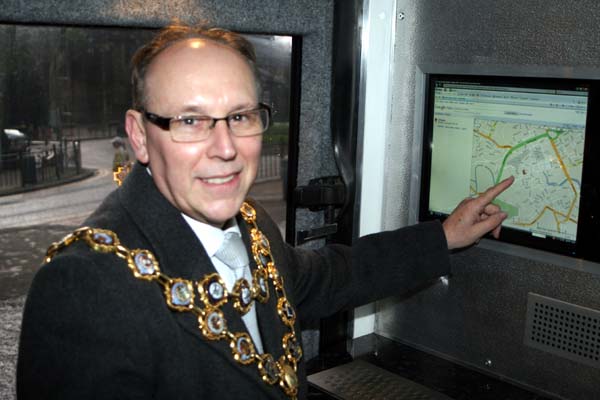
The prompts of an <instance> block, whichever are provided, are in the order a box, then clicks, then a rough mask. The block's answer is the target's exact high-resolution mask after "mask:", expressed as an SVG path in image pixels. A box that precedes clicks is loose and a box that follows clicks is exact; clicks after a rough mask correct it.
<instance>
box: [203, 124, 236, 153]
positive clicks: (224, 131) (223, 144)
mask: <svg viewBox="0 0 600 400" xmlns="http://www.w3.org/2000/svg"><path fill="white" fill-rule="evenodd" d="M211 131H212V132H211V135H210V138H209V140H210V141H211V143H210V146H209V148H208V151H207V154H208V156H210V157H219V158H222V159H224V160H230V159H232V158H235V156H236V154H237V149H236V147H235V143H234V141H233V135H232V134H231V131H230V129H229V124H227V120H226V119H221V120H216V121H215V122H214V124H213V127H212V128H211Z"/></svg>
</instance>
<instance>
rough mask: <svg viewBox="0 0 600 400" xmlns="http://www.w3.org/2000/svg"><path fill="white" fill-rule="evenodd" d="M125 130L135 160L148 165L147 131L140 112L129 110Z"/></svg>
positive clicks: (126, 115)
mask: <svg viewBox="0 0 600 400" xmlns="http://www.w3.org/2000/svg"><path fill="white" fill-rule="evenodd" d="M125 130H126V131H127V136H129V143H130V144H131V148H132V149H133V152H134V153H135V158H137V160H138V161H139V162H141V163H142V164H148V161H149V157H148V148H147V147H146V129H145V127H144V123H143V121H142V114H141V113H140V112H139V111H135V110H127V113H126V114H125Z"/></svg>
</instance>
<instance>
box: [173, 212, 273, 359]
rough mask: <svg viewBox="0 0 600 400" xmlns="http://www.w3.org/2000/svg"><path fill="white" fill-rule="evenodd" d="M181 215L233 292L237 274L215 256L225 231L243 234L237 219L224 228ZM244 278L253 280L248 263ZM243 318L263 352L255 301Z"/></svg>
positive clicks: (249, 280) (260, 352) (229, 289)
mask: <svg viewBox="0 0 600 400" xmlns="http://www.w3.org/2000/svg"><path fill="white" fill-rule="evenodd" d="M181 215H182V216H183V219H185V222H187V223H188V225H189V226H190V228H192V231H194V233H195V234H196V237H197V238H198V240H200V242H201V243H202V246H204V250H206V253H207V254H208V256H209V257H210V260H211V261H212V263H213V265H214V267H215V269H216V270H217V272H218V273H219V275H220V276H221V279H223V282H225V287H226V288H227V290H228V291H229V292H231V291H232V290H233V286H234V285H235V281H236V279H235V274H234V273H233V270H232V269H231V268H229V267H228V266H227V265H225V264H224V263H223V262H222V261H221V260H219V259H218V258H217V257H215V253H216V252H217V250H219V248H220V247H221V245H222V244H223V240H225V232H236V233H238V234H240V236H241V233H240V228H239V226H238V224H237V221H236V220H235V218H233V219H231V220H230V221H229V222H228V223H227V224H226V225H227V226H228V228H226V229H225V230H222V229H219V228H216V227H214V226H212V225H209V224H205V223H203V222H200V221H197V220H195V219H193V218H191V217H188V216H187V215H185V214H183V213H182V214H181ZM244 278H246V280H247V281H248V282H250V283H251V282H252V274H251V272H250V266H249V265H246V266H245V267H244ZM242 320H243V321H244V324H245V325H246V328H247V329H248V333H250V336H251V337H252V341H253V342H254V346H255V347H256V351H257V352H258V353H259V354H262V353H263V346H262V340H261V338H260V332H259V330H258V322H257V320H256V309H255V307H254V303H252V306H251V307H250V310H249V311H248V312H247V313H246V315H243V316H242Z"/></svg>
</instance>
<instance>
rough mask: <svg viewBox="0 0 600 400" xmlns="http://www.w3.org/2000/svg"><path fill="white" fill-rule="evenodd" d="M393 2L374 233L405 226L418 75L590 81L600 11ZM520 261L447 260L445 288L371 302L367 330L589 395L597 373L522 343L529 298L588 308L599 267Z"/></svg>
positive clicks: (562, 4) (497, 257)
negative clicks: (372, 327) (382, 183)
mask: <svg viewBox="0 0 600 400" xmlns="http://www.w3.org/2000/svg"><path fill="white" fill-rule="evenodd" d="M397 5H398V11H399V13H402V14H403V17H404V18H403V19H400V18H399V19H398V25H397V35H396V44H395V53H394V57H395V64H394V67H393V68H394V78H393V81H394V82H393V92H394V93H393V100H392V101H393V109H394V113H393V114H392V116H391V121H392V130H391V132H390V134H389V137H388V138H387V143H388V149H389V151H388V152H387V153H386V154H385V157H386V166H387V167H386V171H387V176H386V182H387V184H386V187H387V192H386V199H387V202H386V203H384V210H383V212H384V220H385V221H387V224H388V226H386V228H395V227H398V226H402V225H405V224H407V223H408V222H409V221H410V218H409V207H410V205H412V204H411V202H410V201H409V200H410V199H409V197H410V196H411V193H415V190H417V188H415V187H412V188H411V182H415V179H414V178H415V176H418V174H420V170H419V169H418V168H416V167H415V165H417V166H418V165H419V160H418V159H416V158H418V157H419V152H418V151H413V149H415V148H417V147H418V144H419V141H420V138H418V137H417V136H416V135H415V122H416V120H415V116H416V115H418V114H419V107H420V103H419V99H418V98H416V97H415V96H417V95H418V94H419V93H418V90H416V89H415V88H416V86H417V82H416V77H417V76H418V73H417V71H418V67H419V66H421V65H424V64H434V65H438V66H440V65H441V66H448V67H449V68H452V67H453V66H458V65H459V66H460V68H461V69H463V70H464V69H465V68H467V69H471V70H473V71H474V70H477V69H483V70H488V71H489V70H498V69H499V68H500V69H504V70H507V71H509V70H512V69H519V70H521V71H528V72H529V73H531V74H532V75H535V74H537V73H540V71H542V72H544V71H557V70H560V71H563V73H564V72H565V71H566V73H567V74H568V73H569V71H587V75H588V76H595V77H598V76H600V74H598V71H599V69H598V66H599V65H600V62H599V61H600V28H599V27H598V25H597V21H598V19H599V18H600V2H597V1H591V0H588V1H585V0H583V1H559V0H530V1H512V0H501V1H482V0H455V1H442V0H420V1H409V0H398V1H397ZM416 125H417V126H418V122H417V124H416ZM411 191H412V192H411ZM411 212H414V210H412V211H411ZM482 247H485V248H482ZM510 253H512V255H511V254H510ZM529 253H530V252H529V251H528V250H526V249H522V248H516V247H513V248H510V246H509V248H508V251H505V249H503V250H502V251H500V250H499V249H497V248H496V246H495V245H494V244H491V245H487V244H486V245H485V246H480V247H479V248H472V249H469V250H467V251H464V252H461V253H458V254H455V255H454V256H453V276H452V277H451V278H450V279H449V281H448V284H447V285H446V284H444V283H443V282H441V281H440V282H438V283H437V284H435V285H434V286H432V287H430V288H429V289H427V290H425V291H423V292H421V293H419V294H417V295H415V296H413V297H411V298H410V299H406V300H405V301H400V300H398V299H390V300H386V301H383V302H380V303H378V312H377V327H376V332H377V333H379V334H382V335H384V336H387V337H390V338H392V339H395V340H398V341H402V342H406V343H411V344H413V345H415V346H416V347H419V348H422V349H427V350H429V351H432V352H434V353H437V354H440V355H441V356H443V357H447V358H450V359H453V360H456V361H458V362H460V363H464V364H468V365H471V366H474V367H476V368H480V369H482V370H484V371H487V372H489V373H491V374H494V375H497V376H502V377H506V378H507V379H510V380H512V381H515V382H520V383H521V384H523V385H526V386H529V387H532V388H535V390H538V391H544V392H547V393H552V394H554V395H556V396H560V397H562V398H567V399H596V398H598V397H597V396H598V390H600V370H598V369H597V368H592V367H589V366H585V365H582V364H579V363H576V362H573V361H570V360H566V359H563V358H560V357H557V356H555V355H551V354H549V353H545V352H542V351H540V350H536V349H532V348H530V347H527V346H525V345H523V334H524V330H525V315H526V306H527V293H529V292H535V293H538V294H541V295H544V296H548V297H551V298H556V299H559V300H562V301H565V302H569V303H573V304H577V305H581V306H585V307H589V308H592V309H596V310H600V294H599V293H600V265H598V264H593V263H592V264H587V265H586V266H585V268H579V267H578V263H577V262H571V263H569V262H567V263H563V262H559V259H558V258H557V259H556V262H555V259H553V258H552V257H546V258H544V257H541V258H540V257H537V254H536V256H534V255H533V252H531V254H529ZM530 255H531V257H530ZM565 264H572V265H567V266H565ZM599 350H600V348H599Z"/></svg>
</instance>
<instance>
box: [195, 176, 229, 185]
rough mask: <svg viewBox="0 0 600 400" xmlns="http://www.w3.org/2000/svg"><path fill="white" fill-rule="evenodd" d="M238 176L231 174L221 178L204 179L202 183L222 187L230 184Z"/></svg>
mask: <svg viewBox="0 0 600 400" xmlns="http://www.w3.org/2000/svg"><path fill="white" fill-rule="evenodd" d="M235 176H236V174H231V175H229V176H224V177H219V178H206V179H202V181H204V182H206V183H209V184H212V185H222V184H224V183H227V182H230V181H232V180H233V178H235Z"/></svg>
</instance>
